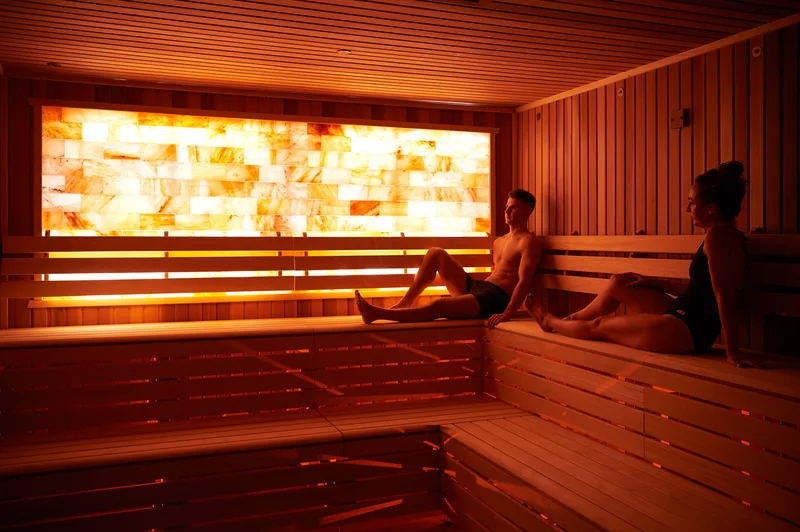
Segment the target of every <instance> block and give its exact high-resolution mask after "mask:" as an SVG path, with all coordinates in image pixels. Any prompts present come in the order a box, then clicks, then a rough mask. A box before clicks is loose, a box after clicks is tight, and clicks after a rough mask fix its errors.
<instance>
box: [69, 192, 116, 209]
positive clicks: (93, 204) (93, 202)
mask: <svg viewBox="0 0 800 532" xmlns="http://www.w3.org/2000/svg"><path fill="white" fill-rule="evenodd" d="M76 196H78V197H79V198H80V203H79V205H78V208H77V209H75V210H76V211H82V212H85V213H91V212H114V209H109V208H108V206H109V205H110V204H111V203H112V202H113V200H114V199H115V198H116V196H83V197H81V196H80V195H78V194H76Z"/></svg>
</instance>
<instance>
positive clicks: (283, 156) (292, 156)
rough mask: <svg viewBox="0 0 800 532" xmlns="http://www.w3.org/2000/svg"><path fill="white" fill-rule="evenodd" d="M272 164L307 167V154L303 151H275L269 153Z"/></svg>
mask: <svg viewBox="0 0 800 532" xmlns="http://www.w3.org/2000/svg"><path fill="white" fill-rule="evenodd" d="M271 155H272V161H271V162H272V164H274V165H281V166H308V153H307V152H304V151H298V152H293V151H291V150H277V151H273V152H271Z"/></svg>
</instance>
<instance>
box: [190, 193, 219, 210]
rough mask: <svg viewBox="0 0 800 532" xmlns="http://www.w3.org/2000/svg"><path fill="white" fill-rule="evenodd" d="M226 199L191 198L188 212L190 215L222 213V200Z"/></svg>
mask: <svg viewBox="0 0 800 532" xmlns="http://www.w3.org/2000/svg"><path fill="white" fill-rule="evenodd" d="M224 199H226V198H219V197H217V198H213V197H194V196H193V197H191V198H190V200H189V212H190V213H191V214H217V213H222V212H223V203H222V202H223V200H224Z"/></svg>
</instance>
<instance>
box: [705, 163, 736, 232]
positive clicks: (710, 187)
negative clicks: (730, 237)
mask: <svg viewBox="0 0 800 532" xmlns="http://www.w3.org/2000/svg"><path fill="white" fill-rule="evenodd" d="M743 175H744V165H743V164H742V163H740V162H739V161H730V162H727V163H722V164H721V165H719V168H714V169H712V170H709V171H708V172H706V173H705V174H700V175H699V176H697V177H696V178H695V181H694V182H695V185H696V186H697V195H698V197H699V198H700V200H701V201H702V202H703V203H704V204H706V205H707V204H710V203H715V204H716V205H717V207H719V209H720V212H721V213H722V217H723V218H725V219H726V220H733V219H734V218H736V215H738V214H739V211H741V209H742V199H744V196H745V193H746V192H747V181H745V180H744V177H743Z"/></svg>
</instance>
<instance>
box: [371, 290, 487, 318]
mask: <svg viewBox="0 0 800 532" xmlns="http://www.w3.org/2000/svg"><path fill="white" fill-rule="evenodd" d="M356 307H357V308H358V312H359V313H360V314H361V319H363V320H364V323H367V324H369V323H372V322H373V321H375V320H390V321H401V322H420V321H433V320H435V319H437V318H450V319H465V318H477V317H478V316H479V315H480V311H481V309H480V306H479V305H478V300H477V299H475V296H473V295H469V294H468V295H462V296H453V297H443V298H441V299H437V300H435V301H433V302H431V303H428V304H427V305H424V306H422V307H413V308H381V307H376V306H375V305H372V304H370V303H368V302H367V301H366V300H365V299H364V298H363V297H361V294H359V293H358V290H356Z"/></svg>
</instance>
